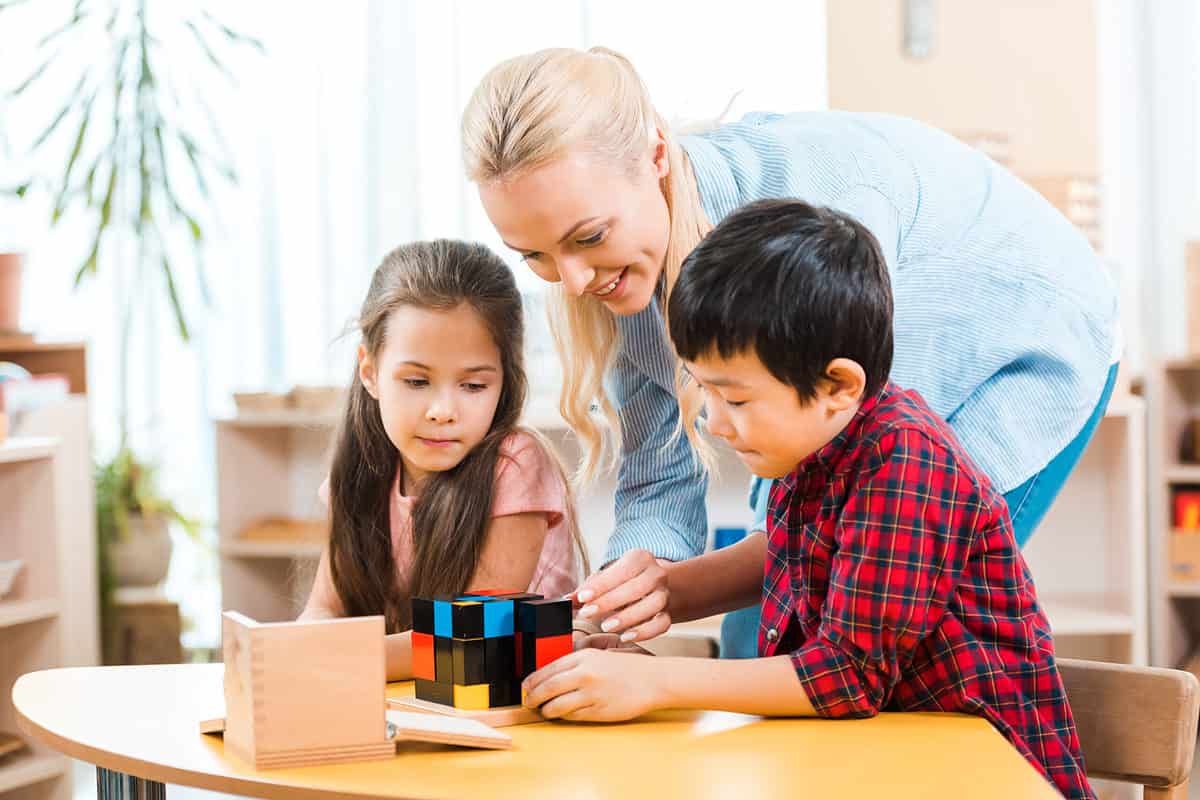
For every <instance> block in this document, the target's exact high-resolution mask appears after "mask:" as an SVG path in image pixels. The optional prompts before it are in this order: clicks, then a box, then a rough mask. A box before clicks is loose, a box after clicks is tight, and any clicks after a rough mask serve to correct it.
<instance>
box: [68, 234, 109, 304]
mask: <svg viewBox="0 0 1200 800" xmlns="http://www.w3.org/2000/svg"><path fill="white" fill-rule="evenodd" d="M106 227H107V225H105V224H104V223H101V224H99V225H97V226H96V238H95V239H93V240H92V249H91V251H90V252H89V253H88V257H87V258H86V259H84V261H83V265H82V266H80V268H79V270H78V271H77V272H76V273H75V283H74V285H73V288H76V289H78V288H79V284H81V283H83V279H84V277H85V276H87V275H95V274H96V261H97V257H98V256H99V254H100V239H101V238H102V237H103V236H104V230H105V228H106Z"/></svg>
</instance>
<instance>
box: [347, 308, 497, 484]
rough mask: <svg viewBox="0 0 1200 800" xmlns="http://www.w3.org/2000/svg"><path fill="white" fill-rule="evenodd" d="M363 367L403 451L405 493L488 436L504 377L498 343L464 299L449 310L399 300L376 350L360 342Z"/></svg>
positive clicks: (361, 373)
mask: <svg viewBox="0 0 1200 800" xmlns="http://www.w3.org/2000/svg"><path fill="white" fill-rule="evenodd" d="M358 375H359V378H360V380H362V382H363V386H364V387H366V390H367V391H368V392H369V393H370V394H371V396H372V397H374V398H375V399H376V400H378V401H379V413H380V416H381V417H382V418H383V427H384V429H385V430H386V431H387V434H388V438H389V439H391V440H392V444H393V445H395V446H396V449H397V450H399V451H400V458H401V460H402V461H403V464H404V478H405V486H404V487H403V491H404V493H405V494H414V493H416V491H417V488H418V487H419V486H420V484H421V483H422V482H423V481H424V479H425V477H426V476H428V474H429V473H431V472H443V471H445V470H448V469H453V468H454V467H455V466H457V465H458V463H459V462H460V461H462V460H463V458H464V457H465V456H466V455H467V453H469V452H470V451H471V448H473V447H474V446H475V445H477V444H479V442H480V441H482V440H483V437H484V436H486V435H487V432H488V430H489V429H490V428H491V426H492V419H493V418H494V417H495V415H496V405H497V404H498V403H499V402H500V390H501V387H502V386H503V383H504V372H503V368H502V366H501V360H500V350H499V348H498V347H496V343H495V342H494V341H493V340H492V335H491V333H490V332H489V331H488V329H487V327H486V326H485V325H484V324H483V321H482V320H481V319H480V318H479V315H478V314H477V313H476V312H475V310H474V309H472V308H471V307H470V306H469V305H467V304H465V303H464V304H462V305H459V306H458V307H457V308H455V309H454V310H452V311H435V310H430V309H425V308H416V307H413V306H401V307H400V308H397V309H396V310H395V311H393V312H392V313H391V314H390V315H389V317H388V320H387V325H386V330H385V333H384V340H383V345H382V346H381V347H380V349H379V352H378V353H377V354H375V355H372V354H371V353H369V352H367V350H366V348H365V347H363V346H362V345H359V348H358Z"/></svg>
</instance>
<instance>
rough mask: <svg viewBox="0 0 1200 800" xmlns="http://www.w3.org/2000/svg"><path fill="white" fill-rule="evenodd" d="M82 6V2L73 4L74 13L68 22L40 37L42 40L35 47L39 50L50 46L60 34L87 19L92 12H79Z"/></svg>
mask: <svg viewBox="0 0 1200 800" xmlns="http://www.w3.org/2000/svg"><path fill="white" fill-rule="evenodd" d="M82 5H83V3H82V2H78V3H76V4H75V11H74V12H72V14H71V18H70V19H69V20H67V21H66V22H64V23H63V24H62V26H61V27H59V28H56V29H55V30H53V31H51V32H50V33H47V34H46V35H45V36H43V37H42V40H41V41H40V42H38V45H37V46H38V48H39V49H40V48H42V47H45V46H46V45H48V44H50V42H52V41H54V40H55V39H57V38H58V37H59V36H61V35H62V34H64V33H66V32H67V31H69V30H71V28H73V27H75V26H76V25H78V24H79V23H80V22H82V21H83V20H85V19H87V17H88V15H89V14H91V13H92V12H90V11H89V12H87V13H81V12H80V7H81V6H82Z"/></svg>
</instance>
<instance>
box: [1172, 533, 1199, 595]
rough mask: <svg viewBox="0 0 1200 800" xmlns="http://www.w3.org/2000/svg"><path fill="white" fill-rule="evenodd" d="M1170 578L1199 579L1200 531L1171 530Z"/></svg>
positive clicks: (1176, 579)
mask: <svg viewBox="0 0 1200 800" xmlns="http://www.w3.org/2000/svg"><path fill="white" fill-rule="evenodd" d="M1171 580H1173V581H1185V582H1186V581H1200V531H1197V530H1179V529H1175V530H1172V531H1171Z"/></svg>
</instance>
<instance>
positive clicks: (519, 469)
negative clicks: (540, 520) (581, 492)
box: [492, 434, 567, 528]
mask: <svg viewBox="0 0 1200 800" xmlns="http://www.w3.org/2000/svg"><path fill="white" fill-rule="evenodd" d="M500 453H501V455H500V461H499V463H498V464H497V465H496V485H495V488H494V490H493V494H492V516H493V517H505V516H508V515H510V514H530V513H537V512H542V513H544V514H545V515H546V524H547V526H549V527H551V528H553V527H554V526H555V525H557V524H558V523H559V522H561V521H562V519H563V515H564V513H565V512H566V506H567V494H566V487H565V486H564V485H563V482H562V478H561V477H560V476H559V473H558V469H557V467H556V466H555V464H554V462H553V461H551V458H552V457H551V456H550V454H548V453H546V452H545V451H544V450H543V449H542V446H541V444H539V443H538V442H537V440H535V439H534V438H533V437H531V436H528V435H526V434H516V435H514V436H513V437H511V438H510V439H509V440H508V441H507V442H505V443H504V445H503V447H502V448H501V451H500Z"/></svg>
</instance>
